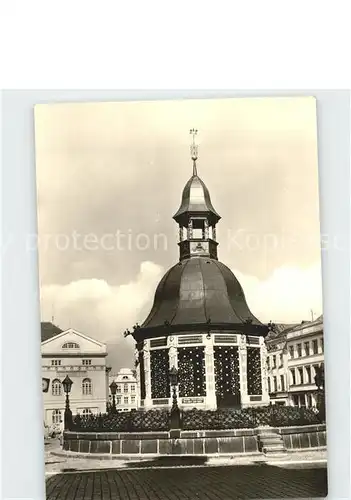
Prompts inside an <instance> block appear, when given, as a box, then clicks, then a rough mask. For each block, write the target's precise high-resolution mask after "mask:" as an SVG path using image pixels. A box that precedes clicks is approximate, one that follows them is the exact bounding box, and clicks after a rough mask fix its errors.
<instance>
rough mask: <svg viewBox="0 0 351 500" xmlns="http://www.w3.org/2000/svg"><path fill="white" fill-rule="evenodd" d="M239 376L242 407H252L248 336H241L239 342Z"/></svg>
mask: <svg viewBox="0 0 351 500" xmlns="http://www.w3.org/2000/svg"><path fill="white" fill-rule="evenodd" d="M239 374H240V397H241V404H242V406H250V398H249V396H248V394H247V349H246V336H245V335H241V336H240V342H239Z"/></svg>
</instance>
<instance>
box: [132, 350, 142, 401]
mask: <svg viewBox="0 0 351 500" xmlns="http://www.w3.org/2000/svg"><path fill="white" fill-rule="evenodd" d="M134 366H135V371H136V390H137V408H140V400H141V385H140V364H139V349H138V344H136V345H135V349H134Z"/></svg>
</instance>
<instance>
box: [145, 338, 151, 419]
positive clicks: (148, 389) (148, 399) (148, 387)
mask: <svg viewBox="0 0 351 500" xmlns="http://www.w3.org/2000/svg"><path fill="white" fill-rule="evenodd" d="M143 352H144V376H145V400H144V408H146V409H150V408H152V399H151V366H150V341H149V340H144V348H143Z"/></svg>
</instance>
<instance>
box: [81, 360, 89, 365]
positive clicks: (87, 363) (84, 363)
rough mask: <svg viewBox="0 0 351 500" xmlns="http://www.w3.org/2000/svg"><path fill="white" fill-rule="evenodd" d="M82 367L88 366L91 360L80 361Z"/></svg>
mask: <svg viewBox="0 0 351 500" xmlns="http://www.w3.org/2000/svg"><path fill="white" fill-rule="evenodd" d="M82 365H85V366H90V365H91V359H82Z"/></svg>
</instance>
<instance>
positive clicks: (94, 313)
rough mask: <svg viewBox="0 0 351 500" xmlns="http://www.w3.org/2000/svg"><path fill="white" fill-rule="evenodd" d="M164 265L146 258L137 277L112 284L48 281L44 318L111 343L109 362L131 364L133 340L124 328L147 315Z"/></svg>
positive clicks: (45, 289)
mask: <svg viewBox="0 0 351 500" xmlns="http://www.w3.org/2000/svg"><path fill="white" fill-rule="evenodd" d="M162 275H163V268H162V267H160V266H158V265H156V264H154V263H153V262H142V263H141V265H140V270H139V273H138V275H137V276H136V278H135V280H133V281H131V282H130V283H127V284H121V285H120V286H110V285H109V284H108V283H107V282H106V281H105V280H99V279H84V280H79V281H74V282H72V283H69V284H67V285H48V286H43V287H42V289H41V311H42V320H43V321H51V319H52V316H54V323H55V324H57V325H58V326H59V327H60V328H62V329H67V328H75V329H76V330H78V331H82V333H85V334H87V335H90V336H92V337H93V338H96V339H97V340H100V341H103V342H106V343H107V344H108V346H110V349H109V350H110V351H112V352H111V356H109V363H111V364H112V365H113V368H115V366H117V367H121V366H130V364H131V363H133V355H132V349H133V342H132V341H131V338H130V337H129V338H128V339H127V340H126V339H124V337H123V331H124V330H125V329H126V328H128V327H129V328H131V327H132V326H133V325H134V324H135V322H136V321H138V322H139V323H140V322H141V321H142V320H143V319H144V317H145V316H146V314H147V312H148V308H149V307H151V305H152V300H153V294H154V291H155V289H156V286H157V284H158V282H159V281H160V279H161V277H162Z"/></svg>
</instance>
